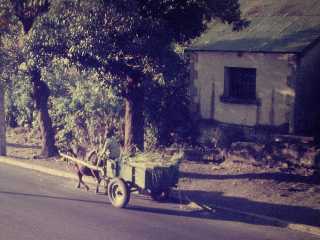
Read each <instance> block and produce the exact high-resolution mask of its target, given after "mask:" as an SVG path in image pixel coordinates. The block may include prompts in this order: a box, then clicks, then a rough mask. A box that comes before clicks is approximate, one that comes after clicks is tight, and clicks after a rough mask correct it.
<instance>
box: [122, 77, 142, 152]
mask: <svg viewBox="0 0 320 240" xmlns="http://www.w3.org/2000/svg"><path fill="white" fill-rule="evenodd" d="M143 101H144V90H143V86H142V83H141V81H140V80H139V79H132V78H129V77H128V88H127V93H126V97H125V131H124V135H125V137H124V150H125V152H131V149H132V147H133V146H135V147H137V148H138V149H139V150H140V151H143V150H144V116H143V105H144V104H143Z"/></svg>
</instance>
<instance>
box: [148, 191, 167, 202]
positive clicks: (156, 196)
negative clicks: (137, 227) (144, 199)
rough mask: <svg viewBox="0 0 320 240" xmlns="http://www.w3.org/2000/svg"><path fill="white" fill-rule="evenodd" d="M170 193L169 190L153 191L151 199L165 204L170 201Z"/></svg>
mask: <svg viewBox="0 0 320 240" xmlns="http://www.w3.org/2000/svg"><path fill="white" fill-rule="evenodd" d="M169 192H170V190H169V189H166V190H152V191H151V198H152V199H153V200H154V201H157V202H163V201H166V200H168V198H169Z"/></svg>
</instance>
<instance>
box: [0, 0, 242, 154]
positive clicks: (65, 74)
mask: <svg viewBox="0 0 320 240" xmlns="http://www.w3.org/2000/svg"><path fill="white" fill-rule="evenodd" d="M1 1H2V2H1V19H5V21H7V22H10V24H9V25H8V26H6V31H7V30H9V32H12V31H11V30H12V29H13V28H16V29H18V31H16V32H15V33H14V34H15V38H16V41H15V44H16V46H17V51H15V52H14V54H13V55H14V56H19V57H17V58H16V60H10V61H11V63H12V67H11V66H10V67H9V68H10V70H13V71H11V72H10V73H9V75H8V74H7V73H6V71H4V70H2V72H1V74H2V76H4V74H5V73H6V74H7V75H8V76H9V77H8V83H7V85H8V91H7V98H6V113H7V124H8V125H10V126H12V127H15V126H28V127H37V126H39V127H40V129H41V134H42V138H43V144H42V145H43V146H42V147H43V150H42V153H43V155H44V156H52V155H53V154H54V153H55V150H54V147H55V146H54V145H55V141H54V139H52V138H54V136H55V138H56V140H57V144H58V145H60V146H65V145H67V144H70V143H72V142H74V141H77V142H79V143H83V144H88V145H95V144H97V143H98V141H99V139H100V138H103V137H104V135H105V134H106V131H108V129H110V128H113V129H116V134H117V136H118V139H119V141H120V142H122V144H123V145H124V147H125V148H128V147H130V146H132V145H136V146H137V147H138V148H140V149H143V148H144V145H145V143H146V147H147V148H150V147H154V146H159V145H170V144H172V143H175V142H176V143H186V142H187V143H191V142H192V141H194V140H195V139H196V133H197V131H196V128H195V126H194V125H193V123H192V118H191V116H190V114H189V111H188V105H189V96H188V94H187V88H188V82H187V79H188V62H187V60H186V59H184V58H183V54H181V51H180V50H179V51H178V50H177V49H181V46H183V45H184V44H186V43H188V42H189V41H190V40H192V39H193V38H195V37H197V36H199V35H200V34H201V33H202V32H203V31H205V30H206V29H207V26H208V23H209V22H210V21H212V20H214V19H220V20H221V21H223V22H225V23H229V24H232V25H233V27H234V28H235V29H239V28H241V26H242V24H243V21H242V19H241V17H240V11H239V4H238V1H237V0H228V1H207V0H201V1H194V0H185V1H176V0H172V1H154V0H148V1H140V0H131V1H113V0H99V1H76V0H74V1H73V0H71V1H70V0H52V1H50V0H23V1H18V0H12V1H9V0H1ZM13 26H14V27H13ZM13 32H14V31H13ZM177 46H179V47H180V48H179V47H177ZM7 66H9V65H7ZM36 115H38V118H37V117H36ZM36 119H38V121H35V120H36ZM51 123H52V124H51ZM52 126H53V130H52Z"/></svg>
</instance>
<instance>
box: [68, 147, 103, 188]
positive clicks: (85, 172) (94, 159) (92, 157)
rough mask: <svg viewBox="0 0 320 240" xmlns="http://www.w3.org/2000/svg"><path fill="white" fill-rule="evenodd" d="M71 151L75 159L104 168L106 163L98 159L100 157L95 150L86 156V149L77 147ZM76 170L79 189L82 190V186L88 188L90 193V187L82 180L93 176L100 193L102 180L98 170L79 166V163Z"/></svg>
mask: <svg viewBox="0 0 320 240" xmlns="http://www.w3.org/2000/svg"><path fill="white" fill-rule="evenodd" d="M71 151H72V154H73V155H75V157H77V158H79V159H82V160H88V161H89V162H90V163H91V164H93V165H95V166H99V167H102V166H103V165H104V161H103V160H99V159H98V155H97V152H96V151H95V150H93V151H91V152H89V153H88V154H86V149H85V147H83V146H80V145H77V146H75V147H73V149H72V150H71ZM75 169H76V174H77V176H78V184H77V188H80V187H81V184H82V185H83V186H84V187H85V188H86V190H87V191H89V186H88V185H87V184H86V183H85V182H84V181H83V180H82V177H83V176H91V177H94V178H95V179H96V181H97V186H96V193H99V186H100V183H101V180H102V179H101V176H100V172H99V171H98V170H94V169H91V168H89V167H87V166H79V164H77V163H75Z"/></svg>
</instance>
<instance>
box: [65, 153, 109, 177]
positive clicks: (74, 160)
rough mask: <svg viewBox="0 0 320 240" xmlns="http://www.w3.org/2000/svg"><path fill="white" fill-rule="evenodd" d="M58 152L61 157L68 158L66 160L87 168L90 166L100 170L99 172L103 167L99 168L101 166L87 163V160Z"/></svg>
mask: <svg viewBox="0 0 320 240" xmlns="http://www.w3.org/2000/svg"><path fill="white" fill-rule="evenodd" d="M59 154H60V156H61V157H63V158H66V159H68V160H70V161H72V162H75V163H78V164H80V165H83V166H86V167H88V168H91V169H93V170H97V171H100V172H102V173H103V168H101V167H97V166H95V165H93V164H90V163H88V162H87V161H82V160H79V159H77V158H74V157H71V156H68V155H66V154H63V153H59Z"/></svg>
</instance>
